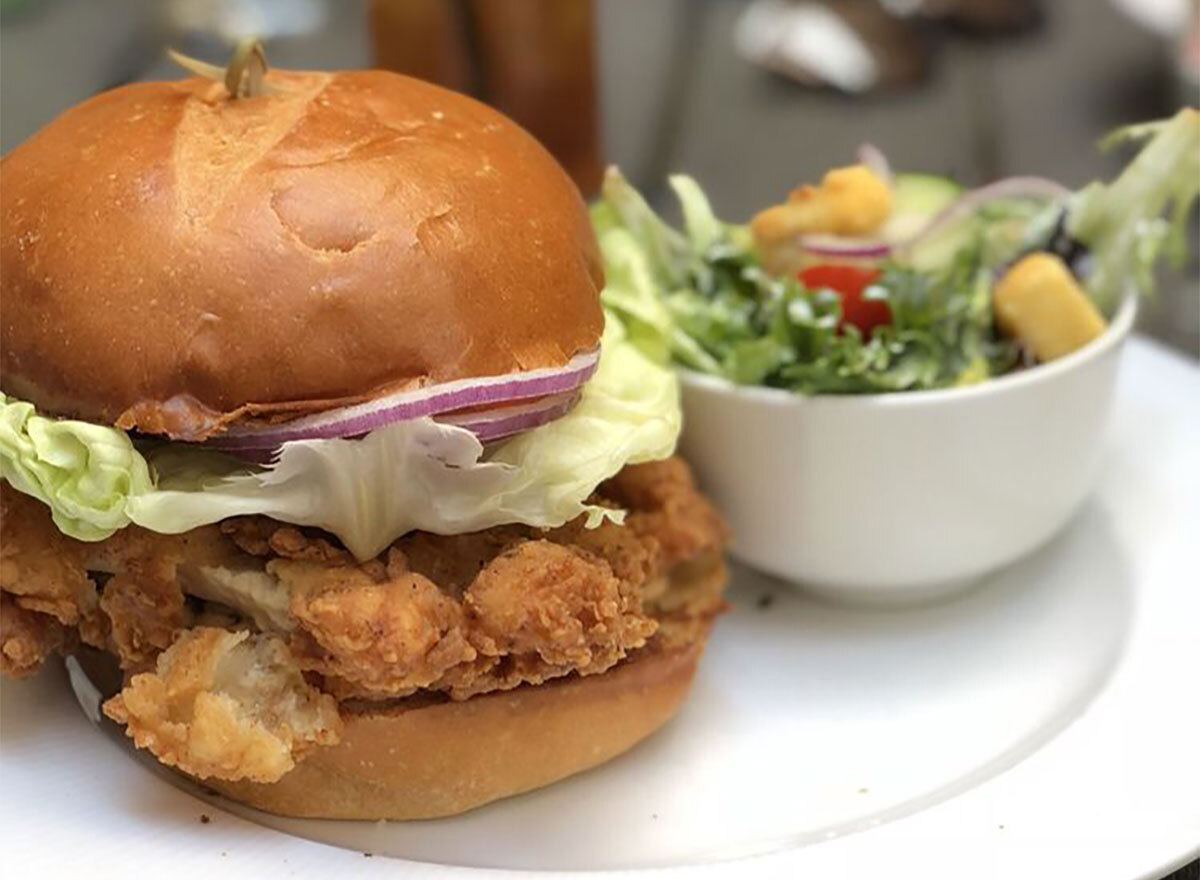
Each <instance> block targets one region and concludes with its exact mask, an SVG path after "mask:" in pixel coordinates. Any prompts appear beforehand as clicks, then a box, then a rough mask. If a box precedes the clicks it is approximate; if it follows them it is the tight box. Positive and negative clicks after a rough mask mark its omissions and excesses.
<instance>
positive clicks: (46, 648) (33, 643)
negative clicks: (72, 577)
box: [0, 593, 71, 678]
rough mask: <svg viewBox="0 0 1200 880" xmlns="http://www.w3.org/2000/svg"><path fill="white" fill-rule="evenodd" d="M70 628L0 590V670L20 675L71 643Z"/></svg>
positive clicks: (39, 664)
mask: <svg viewBox="0 0 1200 880" xmlns="http://www.w3.org/2000/svg"><path fill="white" fill-rule="evenodd" d="M70 634H71V631H70V630H68V629H67V628H66V627H64V626H63V625H62V624H61V623H59V622H58V621H57V620H56V619H55V618H53V617H51V616H50V615H49V614H42V613H40V612H37V611H30V610H28V609H26V608H22V607H21V606H20V605H18V604H17V602H16V600H15V599H14V598H13V597H12V596H10V595H9V594H8V593H0V672H3V673H5V674H6V675H11V676H12V677H14V678H21V677H23V676H26V675H29V674H31V673H33V672H36V671H37V669H38V667H40V666H41V665H42V663H43V662H44V661H45V660H46V658H47V657H49V656H50V655H51V654H53V653H54V652H55V651H61V650H62V649H63V647H64V646H65V645H66V644H67V643H68V640H69V638H70Z"/></svg>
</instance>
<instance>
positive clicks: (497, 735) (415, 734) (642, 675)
mask: <svg viewBox="0 0 1200 880" xmlns="http://www.w3.org/2000/svg"><path fill="white" fill-rule="evenodd" d="M706 637H707V627H702V628H701V629H700V633H699V637H698V638H697V639H696V640H695V641H693V642H691V643H689V644H685V645H682V646H679V645H676V646H674V647H672V648H670V649H668V650H658V651H654V650H649V651H645V652H643V653H641V654H639V655H636V656H634V657H631V658H630V659H628V660H626V661H625V662H623V663H621V664H620V665H619V666H616V667H614V668H613V669H611V670H609V671H608V672H605V673H603V674H601V675H592V676H587V677H583V678H580V677H571V678H564V679H559V680H557V681H553V682H549V683H546V684H541V685H537V686H528V685H526V686H523V687H519V688H517V689H515V690H512V691H498V692H494V693H489V694H484V695H481V696H477V697H472V698H471V699H469V700H466V701H463V702H451V701H444V702H422V701H420V699H419V698H417V699H409V700H399V701H396V702H395V703H392V704H388V705H387V706H385V707H378V706H370V705H369V704H363V705H362V706H359V707H356V708H351V707H350V706H347V705H343V706H342V718H343V720H344V722H345V731H344V733H343V735H342V739H341V742H340V743H339V744H338V745H336V746H332V747H328V748H321V749H317V750H315V751H314V752H313V753H312V754H310V755H309V756H307V757H306V758H305V759H304V760H303V761H301V762H300V763H299V764H297V766H296V767H295V769H293V770H292V771H291V772H289V773H288V774H287V775H286V776H284V777H283V778H282V779H280V780H279V781H278V782H273V783H269V784H263V783H256V782H246V781H239V782H225V781H222V780H218V779H206V780H204V782H203V784H204V785H205V786H206V787H209V788H213V789H215V790H217V791H219V792H220V793H221V794H223V795H225V796H226V797H229V798H232V799H233V800H236V801H240V802H241V803H244V804H248V805H249V806H252V807H257V808H258V809H260V810H265V811H267V812H269V813H276V814H278V815H281V816H295V817H302V818H321V819H432V818H437V817H439V816H450V815H454V814H456V813H462V812H464V811H466V810H470V809H473V808H475V807H479V806H482V805H483V804H486V803H488V802H490V801H494V800H497V799H499V798H504V797H509V796H510V795H515V794H520V793H521V792H525V791H530V790H532V789H535V788H540V787H541V786H544V785H549V784H550V783H552V782H556V781H558V780H560V779H563V778H565V777H567V776H570V775H572V774H574V773H579V772H581V771H583V770H587V769H589V768H591V767H595V766H596V765H597V764H601V763H603V762H605V761H608V760H610V759H611V758H613V757H615V756H616V755H619V754H620V753H621V752H624V751H626V750H627V749H629V748H630V747H632V746H633V745H635V744H636V743H637V742H639V741H640V740H642V739H644V738H645V737H647V736H648V735H650V734H651V733H653V732H654V731H655V730H657V729H658V728H659V727H661V726H662V725H663V724H664V723H666V722H667V721H668V720H669V719H670V718H671V717H672V716H673V715H674V714H675V712H676V711H677V710H678V709H679V706H680V704H681V703H682V702H683V699H684V697H685V696H687V692H688V689H689V688H690V687H691V683H692V677H693V675H694V673H695V671H696V664H697V662H698V661H699V659H700V655H701V653H702V652H703V650H704V640H705V638H706Z"/></svg>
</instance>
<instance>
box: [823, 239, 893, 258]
mask: <svg viewBox="0 0 1200 880" xmlns="http://www.w3.org/2000/svg"><path fill="white" fill-rule="evenodd" d="M800 247H802V248H803V249H804V250H806V251H808V253H810V254H812V255H813V256H814V257H823V258H833V259H839V258H840V259H849V260H881V259H883V258H884V257H886V256H887V255H888V254H890V253H891V252H892V245H891V244H890V243H889V242H886V241H884V240H883V239H881V238H849V237H846V236H840V235H802V236H800Z"/></svg>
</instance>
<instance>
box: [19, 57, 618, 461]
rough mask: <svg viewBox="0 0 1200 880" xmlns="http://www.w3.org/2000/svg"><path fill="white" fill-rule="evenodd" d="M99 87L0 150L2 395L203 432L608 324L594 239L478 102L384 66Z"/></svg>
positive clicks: (555, 357) (495, 358)
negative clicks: (243, 80) (260, 80)
mask: <svg viewBox="0 0 1200 880" xmlns="http://www.w3.org/2000/svg"><path fill="white" fill-rule="evenodd" d="M268 83H269V84H270V85H272V86H274V87H275V88H276V89H278V90H279V91H278V93H276V94H269V95H263V96H259V97H254V98H245V99H240V100H236V101H235V100H231V99H230V98H229V97H228V96H227V94H226V93H225V91H224V87H223V86H222V85H220V84H218V83H213V82H209V81H208V80H204V79H200V78H192V79H186V80H181V81H178V82H159V83H141V84H135V85H129V86H124V87H122V88H119V89H114V90H113V91H110V92H105V93H103V94H101V95H98V96H96V97H94V98H92V99H90V100H88V101H85V102H84V103H82V104H80V105H79V106H77V107H74V108H72V109H70V110H68V111H67V112H65V113H64V114H62V115H61V116H60V117H59V118H58V119H57V120H55V121H54V122H52V123H51V124H49V125H48V126H46V127H45V128H44V129H42V130H41V131H40V132H38V133H37V134H36V135H34V136H33V137H31V138H30V139H29V140H27V141H26V142H25V143H24V144H22V145H20V146H18V147H17V148H16V149H14V150H12V151H11V152H10V153H9V154H8V155H7V156H5V157H4V159H3V160H2V162H0V170H2V173H3V184H2V185H3V190H4V198H3V200H2V204H0V277H2V278H3V288H2V295H0V298H2V299H3V304H4V307H3V314H2V318H0V386H2V387H3V390H4V391H5V392H7V393H9V394H13V395H16V396H18V397H22V398H24V399H27V400H30V401H32V402H33V403H34V404H36V405H37V406H38V408H39V409H40V410H43V411H45V412H48V413H53V414H58V415H69V416H74V417H78V418H83V419H87V420H90V421H95V422H103V423H115V424H118V425H120V426H121V427H124V428H129V429H139V430H142V431H146V432H151V433H163V434H168V435H170V436H174V437H177V438H181V439H200V438H203V437H204V436H207V435H208V434H211V433H213V432H214V431H218V430H220V428H221V426H222V425H224V424H228V423H229V422H231V421H233V420H236V419H239V418H247V417H254V416H259V417H270V416H271V415H272V414H275V415H278V414H281V413H288V412H305V411H312V410H317V409H324V408H328V407H330V406H335V405H341V404H345V403H351V402H355V401H361V400H366V399H370V398H371V397H374V396H378V395H379V394H382V393H386V392H388V391H391V390H396V389H401V388H405V387H409V386H411V385H415V384H420V383H425V382H430V381H432V382H440V381H447V380H453V379H460V378H466V377H472V376H485V375H496V374H501V373H507V372H511V371H515V370H523V369H532V368H536V367H545V366H555V365H559V364H562V363H564V362H565V361H567V360H568V359H569V358H570V357H571V356H572V355H574V354H576V353H578V352H580V351H584V350H587V349H590V348H592V347H593V346H594V345H596V343H597V341H598V340H599V336H600V332H601V330H602V324H603V317H602V313H601V310H600V305H599V299H598V293H599V290H600V288H601V286H602V283H603V278H602V271H601V268H600V261H599V258H598V255H597V250H596V244H595V239H594V237H593V235H592V232H591V227H590V225H589V222H588V217H587V210H586V206H585V205H584V203H583V201H582V199H581V198H580V196H579V193H578V191H577V190H576V189H575V187H574V185H573V184H572V183H571V181H570V179H569V178H568V177H567V175H566V174H565V173H564V172H563V171H562V170H561V169H560V168H559V167H558V165H557V164H556V163H555V162H554V160H553V159H552V158H551V157H550V155H549V154H548V153H547V152H546V151H545V150H544V149H543V148H542V147H541V146H540V145H539V144H538V143H537V142H536V141H535V140H534V139H533V138H532V137H531V136H530V135H529V134H527V133H526V132H525V131H523V130H522V129H521V128H519V127H518V126H517V125H516V124H515V123H513V122H512V121H510V120H509V119H507V118H506V117H504V116H502V115H500V114H499V113H497V112H496V111H494V110H491V109H490V108H488V107H485V106H484V105H482V104H480V103H478V102H476V101H474V100H472V99H470V98H467V97H464V96H462V95H459V94H456V93H454V92H450V91H447V90H445V89H442V88H439V87H437V86H434V85H430V84H428V83H424V82H421V81H419V80H414V79H411V78H408V77H404V76H400V75H398V74H393V73H385V72H381V71H354V72H344V73H332V74H329V73H310V72H303V73H301V72H272V73H271V74H270V75H269V76H268Z"/></svg>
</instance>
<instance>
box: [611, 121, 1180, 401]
mask: <svg viewBox="0 0 1200 880" xmlns="http://www.w3.org/2000/svg"><path fill="white" fill-rule="evenodd" d="M1126 142H1132V143H1135V144H1139V145H1140V149H1139V150H1138V152H1137V154H1136V155H1135V156H1134V157H1133V159H1132V160H1131V161H1130V162H1129V163H1128V165H1127V166H1126V167H1125V169H1124V170H1123V171H1122V173H1121V174H1120V175H1119V176H1118V177H1117V178H1116V179H1115V180H1113V181H1112V182H1110V183H1101V182H1094V183H1091V184H1089V185H1088V186H1086V187H1084V188H1083V189H1080V190H1078V191H1075V192H1072V191H1070V190H1068V189H1067V188H1066V187H1063V186H1062V185H1060V184H1058V183H1055V182H1054V181H1050V180H1046V179H1043V178H1036V177H1014V178H1008V179H1005V180H1002V181H998V182H996V183H993V184H990V185H988V186H984V187H982V188H980V189H976V190H970V191H968V190H964V189H963V188H962V187H960V186H959V185H958V184H957V183H955V182H954V181H951V180H948V179H946V178H942V177H935V176H932V175H925V174H893V173H892V172H891V170H890V169H889V168H888V164H887V161H886V159H885V158H884V157H883V156H882V154H880V153H879V152H878V151H877V150H874V149H873V148H871V147H864V148H862V149H861V150H860V155H859V162H858V163H857V164H854V165H851V166H848V167H845V168H835V169H833V170H831V171H829V172H828V173H827V174H826V175H825V177H824V178H823V180H822V181H821V183H820V184H819V185H815V186H800V187H797V188H796V189H795V190H793V191H792V192H791V193H790V194H789V196H788V198H787V200H786V201H785V202H783V203H781V204H779V205H775V206H772V207H769V208H767V209H765V210H764V211H762V212H760V213H759V214H757V215H756V216H755V217H754V218H753V219H752V220H751V221H750V223H749V224H748V225H736V224H730V223H725V222H722V221H721V220H718V219H717V217H716V216H715V215H714V213H713V210H712V207H711V206H710V204H709V202H708V200H707V198H706V197H705V195H704V193H703V191H702V190H701V188H700V186H699V185H698V184H697V183H696V182H695V181H694V180H692V179H691V178H689V177H686V176H683V175H678V176H674V177H672V178H671V179H670V184H671V187H672V188H673V190H674V191H675V194H676V196H677V197H678V200H679V203H680V207H681V208H682V215H683V228H682V229H676V228H674V227H672V226H670V225H668V224H667V223H666V222H665V221H663V219H662V218H661V217H659V216H658V215H657V214H656V213H655V212H654V211H653V210H652V209H651V208H650V207H649V205H648V204H647V203H646V201H645V199H644V198H643V197H642V196H641V195H640V194H639V193H638V192H637V190H636V189H634V188H633V187H632V186H631V185H630V184H629V182H628V181H627V180H626V179H625V178H624V177H623V176H622V175H621V173H620V172H619V171H618V170H616V169H615V168H614V169H610V170H609V172H608V175H607V177H606V179H605V182H604V186H603V189H602V194H601V198H600V199H599V200H598V201H597V202H596V203H595V204H594V205H593V207H592V221H593V225H594V226H595V228H596V232H597V235H598V237H599V240H600V246H601V250H602V252H603V256H604V263H605V268H606V271H607V276H608V284H607V287H606V289H605V291H604V294H603V297H604V304H605V306H606V307H607V308H608V309H610V310H612V311H613V312H615V313H616V314H617V315H619V316H620V318H621V319H622V321H623V323H624V324H625V326H626V328H627V330H628V334H629V338H630V339H631V340H632V341H633V342H634V343H635V344H636V345H637V346H638V347H639V348H640V349H641V350H642V351H643V352H644V353H645V354H647V355H649V356H650V357H652V358H654V359H655V360H657V361H658V362H660V363H668V362H674V363H676V364H679V365H681V366H683V367H686V368H688V369H691V370H695V371H699V372H702V373H708V374H711V375H715V376H722V377H724V378H726V379H729V380H732V381H734V382H737V383H742V384H752V385H766V386H771V387H777V388H785V389H790V390H793V391H797V392H802V393H808V394H828V393H843V394H846V393H873V392H890V391H906V390H919V389H931V388H945V387H951V386H956V385H966V384H971V383H975V382H981V381H984V380H986V379H988V378H989V377H991V376H996V375H999V374H1002V373H1005V372H1008V371H1010V370H1012V369H1015V368H1017V367H1019V366H1022V365H1024V366H1028V365H1032V364H1034V363H1038V362H1045V361H1049V360H1053V359H1055V358H1057V357H1061V356H1063V355H1065V354H1067V353H1069V352H1071V351H1073V350H1075V349H1077V348H1079V347H1081V346H1083V345H1085V344H1086V343H1087V342H1089V341H1090V340H1091V339H1093V338H1095V337H1096V336H1099V335H1100V334H1101V333H1102V332H1103V331H1104V328H1105V326H1106V325H1107V321H1108V319H1109V318H1111V316H1112V314H1113V313H1114V312H1115V310H1116V308H1117V307H1118V305H1119V304H1120V302H1121V300H1122V298H1123V297H1124V296H1125V295H1126V293H1127V292H1130V291H1132V290H1136V291H1139V292H1142V293H1148V292H1149V291H1150V290H1151V287H1152V269H1153V267H1154V265H1155V263H1156V262H1157V260H1158V259H1159V257H1160V256H1163V255H1165V256H1166V257H1168V258H1169V259H1170V260H1171V261H1172V262H1173V263H1174V264H1175V265H1177V266H1178V265H1179V264H1180V263H1181V262H1182V261H1183V259H1184V257H1185V256H1186V252H1187V242H1186V224H1187V221H1188V217H1189V213H1190V211H1191V209H1192V206H1193V205H1194V204H1195V203H1196V200H1197V197H1198V196H1200V112H1197V111H1196V110H1195V109H1191V108H1185V109H1183V110H1181V111H1179V113H1177V114H1176V115H1175V116H1174V117H1172V118H1170V119H1165V120H1160V121H1156V122H1150V123H1145V124H1140V125H1134V126H1128V127H1126V128H1122V129H1119V130H1117V131H1115V132H1113V133H1112V134H1110V135H1109V136H1108V137H1106V138H1105V139H1104V140H1102V141H1101V144H1100V146H1101V148H1102V149H1108V148H1111V147H1112V146H1115V145H1117V144H1121V143H1126Z"/></svg>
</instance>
